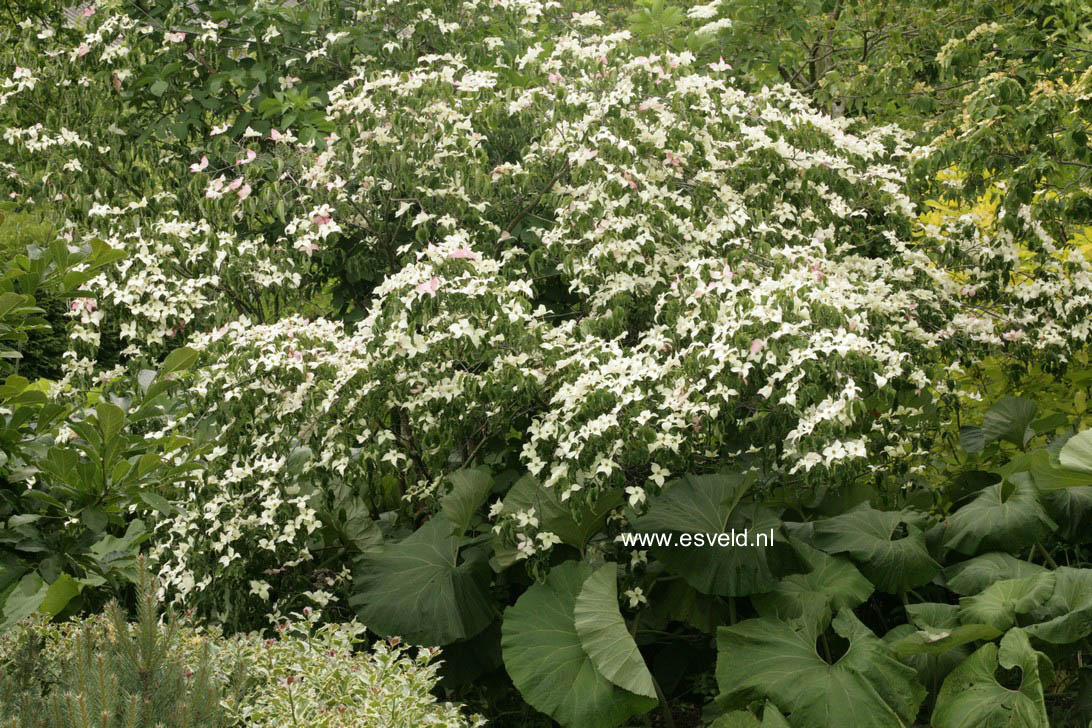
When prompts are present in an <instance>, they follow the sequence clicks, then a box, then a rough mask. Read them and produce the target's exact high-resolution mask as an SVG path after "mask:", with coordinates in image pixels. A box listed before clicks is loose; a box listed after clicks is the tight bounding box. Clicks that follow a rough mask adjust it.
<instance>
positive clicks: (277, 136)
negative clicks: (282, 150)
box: [269, 129, 284, 142]
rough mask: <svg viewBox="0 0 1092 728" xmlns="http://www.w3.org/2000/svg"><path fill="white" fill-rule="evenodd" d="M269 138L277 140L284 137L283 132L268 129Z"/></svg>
mask: <svg viewBox="0 0 1092 728" xmlns="http://www.w3.org/2000/svg"><path fill="white" fill-rule="evenodd" d="M269 138H270V139H272V140H273V141H275V142H279V141H280V140H281V139H284V134H281V133H280V132H279V131H277V130H276V129H270V130H269Z"/></svg>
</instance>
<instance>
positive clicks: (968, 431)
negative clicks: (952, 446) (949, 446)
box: [959, 425, 986, 452]
mask: <svg viewBox="0 0 1092 728" xmlns="http://www.w3.org/2000/svg"><path fill="white" fill-rule="evenodd" d="M959 446H960V447H962V448H963V449H964V450H966V451H967V452H982V449H983V448H985V447H986V434H985V433H984V432H983V431H982V428H981V427H973V426H970V425H968V426H965V427H961V428H959Z"/></svg>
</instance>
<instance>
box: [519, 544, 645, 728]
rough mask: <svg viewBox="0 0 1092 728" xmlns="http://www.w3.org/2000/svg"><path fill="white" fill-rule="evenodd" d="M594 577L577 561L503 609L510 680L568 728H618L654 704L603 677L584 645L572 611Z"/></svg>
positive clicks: (526, 697)
mask: <svg viewBox="0 0 1092 728" xmlns="http://www.w3.org/2000/svg"><path fill="white" fill-rule="evenodd" d="M592 573H593V570H592V568H591V567H590V566H588V565H586V564H583V563H579V562H566V563H564V564H561V565H560V566H556V567H554V568H553V569H552V570H551V571H550V573H549V574H548V575H547V577H546V581H545V582H544V583H542V584H535V585H534V586H532V587H531V588H530V589H528V590H527V591H526V592H524V593H523V595H522V596H521V597H520V598H519V600H517V601H516V603H515V604H514V605H512V606H511V607H509V608H508V609H507V610H505V613H504V623H503V625H502V627H501V649H502V652H503V655H504V665H505V668H506V669H507V670H508V674H509V676H511V678H512V682H513V683H514V684H515V686H516V688H517V689H518V690H519V691H520V694H521V695H523V699H524V700H526V701H527V702H528V703H529V704H530V705H531V706H533V707H534V708H536V709H537V710H540V711H542V712H543V713H546V714H547V715H549V716H550V717H552V718H553V719H554V720H556V721H557V722H558V723H560V724H561V725H563V726H566V728H614V726H617V725H618V724H619V723H621V722H623V721H625V720H626V719H627V718H629V717H630V716H633V715H639V714H641V713H644V712H647V711H648V710H651V709H652V708H653V707H655V705H656V700H654V699H650V698H647V697H645V696H642V695H637V694H635V693H631V692H629V691H628V690H624V689H623V688H620V687H618V686H617V685H615V684H613V683H612V682H610V681H609V680H608V679H607V678H605V677H604V676H603V675H602V674H601V673H600V672H599V671H598V670H597V669H596V667H595V664H594V663H593V662H592V660H591V658H590V657H589V656H588V653H587V652H585V651H584V647H583V645H582V644H581V643H580V636H579V635H578V634H577V632H576V624H575V618H574V609H575V606H576V600H577V597H578V596H579V595H580V591H581V589H582V588H583V586H584V582H585V581H586V580H587V579H588V577H589V576H591V575H592Z"/></svg>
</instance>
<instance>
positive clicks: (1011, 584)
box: [959, 571, 1055, 631]
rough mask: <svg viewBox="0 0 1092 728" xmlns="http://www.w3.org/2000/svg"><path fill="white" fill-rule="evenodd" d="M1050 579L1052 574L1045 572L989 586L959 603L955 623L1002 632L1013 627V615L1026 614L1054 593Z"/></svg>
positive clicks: (1038, 606)
mask: <svg viewBox="0 0 1092 728" xmlns="http://www.w3.org/2000/svg"><path fill="white" fill-rule="evenodd" d="M1054 579H1055V576H1054V573H1053V572H1050V571H1046V572H1043V573H1042V574H1037V575H1035V576H1025V577H1023V578H1022V579H1007V580H1006V581H999V582H996V583H994V584H990V585H989V586H988V587H986V588H985V589H983V590H982V591H981V592H980V593H978V594H976V595H974V596H973V597H963V598H962V599H960V600H959V620H960V621H961V622H963V624H987V625H990V626H991V627H994V628H996V629H999V630H1001V631H1004V630H1006V629H1008V628H1009V627H1012V626H1013V625H1014V624H1016V615H1018V614H1030V613H1031V612H1032V611H1034V610H1036V609H1039V608H1040V607H1042V606H1043V605H1044V604H1046V601H1047V600H1048V599H1050V595H1051V594H1053V593H1054Z"/></svg>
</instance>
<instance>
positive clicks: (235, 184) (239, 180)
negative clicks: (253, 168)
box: [227, 177, 243, 190]
mask: <svg viewBox="0 0 1092 728" xmlns="http://www.w3.org/2000/svg"><path fill="white" fill-rule="evenodd" d="M242 184H243V178H242V177H236V178H235V179H233V180H231V184H229V185H228V186H227V188H228V189H229V190H237V189H239V186H240V185H242Z"/></svg>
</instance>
